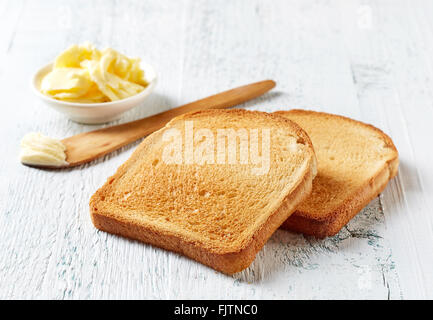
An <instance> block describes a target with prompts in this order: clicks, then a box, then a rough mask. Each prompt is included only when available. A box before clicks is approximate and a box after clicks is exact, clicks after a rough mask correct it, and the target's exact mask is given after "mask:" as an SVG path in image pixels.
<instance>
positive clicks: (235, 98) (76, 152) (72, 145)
mask: <svg viewBox="0 0 433 320" xmlns="http://www.w3.org/2000/svg"><path fill="white" fill-rule="evenodd" d="M274 87H275V82H274V81H272V80H265V81H260V82H256V83H252V84H248V85H245V86H242V87H238V88H235V89H231V90H228V91H224V92H221V93H218V94H216V95H213V96H210V97H207V98H204V99H201V100H198V101H195V102H191V103H188V104H185V105H183V106H180V107H177V108H174V109H171V110H167V111H164V112H161V113H158V114H155V115H153V116H150V117H147V118H144V119H140V120H136V121H132V122H128V123H124V124H120V125H117V126H112V127H107V128H103V129H99V130H94V131H89V132H85V133H80V134H77V135H74V136H72V137H69V138H66V139H63V140H62V143H63V144H64V145H65V146H66V161H67V162H68V165H66V166H61V167H55V168H56V169H58V168H66V167H73V166H78V165H81V164H83V163H86V162H90V161H92V160H95V159H96V158H99V157H102V156H104V155H106V154H108V153H110V152H112V151H114V150H117V149H119V148H121V147H123V146H125V145H127V144H129V143H131V142H134V141H135V140H138V139H140V138H142V137H145V136H147V135H149V134H151V133H152V132H154V131H156V130H158V129H160V128H162V127H164V126H165V124H166V123H167V122H169V121H170V120H171V119H173V118H174V117H176V116H179V115H181V114H184V113H187V112H192V111H198V110H205V109H223V108H229V107H233V106H235V105H238V104H241V103H243V102H245V101H248V100H251V99H254V98H257V97H258V96H260V95H262V94H264V93H266V92H268V91H269V90H271V89H272V88H274ZM44 167H45V168H46V166H44Z"/></svg>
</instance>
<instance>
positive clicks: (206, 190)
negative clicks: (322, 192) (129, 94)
mask: <svg viewBox="0 0 433 320" xmlns="http://www.w3.org/2000/svg"><path fill="white" fill-rule="evenodd" d="M191 125H193V128H194V129H193V130H194V136H195V138H194V141H193V146H194V149H195V151H194V152H196V151H197V150H204V149H200V145H201V146H203V144H204V143H205V142H204V140H203V136H200V137H198V138H197V134H198V133H199V132H201V133H203V132H205V133H206V132H207V134H210V135H211V136H213V138H215V137H217V139H214V142H215V144H214V146H211V148H210V150H211V154H212V155H215V158H214V159H218V156H221V150H222V151H223V152H226V151H227V148H228V146H229V144H230V143H229V141H228V140H227V144H226V145H223V147H222V149H218V148H217V146H219V144H218V134H219V132H220V131H219V130H221V129H226V130H227V129H234V130H236V132H237V133H239V134H240V136H242V132H243V133H245V132H247V140H246V141H247V145H248V144H249V145H248V147H249V151H248V150H247V152H250V153H249V155H250V156H249V157H248V153H247V163H245V162H244V163H241V158H242V157H241V142H240V140H242V139H243V138H242V139H241V138H239V137H238V139H237V140H236V138H235V140H234V141H235V142H236V144H237V145H236V149H235V151H236V152H237V155H236V157H235V160H236V161H233V159H232V162H231V163H230V161H229V160H228V158H229V157H230V156H231V155H233V154H230V152H232V151H233V150H234V149H232V150H231V151H229V152H227V157H225V156H224V157H222V158H219V159H220V161H219V162H218V161H216V160H215V162H214V163H213V164H212V163H209V162H211V161H210V160H209V162H207V163H201V164H198V163H196V162H195V161H196V160H195V159H196V158H197V159H198V156H197V157H196V156H195V155H194V159H192V157H190V156H188V155H187V152H186V151H187V149H188V150H191V144H190V142H191V141H192V140H191V139H190V137H191V135H190V134H191V133H190V132H189V133H188V130H190V129H191ZM268 129H269V143H268V146H269V152H268V156H269V160H270V162H269V170H268V171H266V172H262V173H260V172H259V173H258V172H257V171H255V170H254V169H257V167H258V166H259V165H258V164H257V161H255V162H256V164H253V161H252V160H254V157H253V155H252V154H251V152H252V151H251V150H252V149H253V144H252V143H253V140H254V139H253V135H254V134H253V132H254V130H256V132H258V137H259V139H258V141H259V143H256V145H257V146H261V147H259V149H260V150H261V155H262V156H264V155H265V154H266V145H265V144H263V143H264V142H266V137H265V136H266V135H265V133H264V132H265V130H268ZM199 130H201V131H199ZM203 130H204V131H203ZM242 130H245V131H242ZM173 132H174V133H173ZM177 133H180V134H179V135H177ZM187 136H189V138H187ZM167 137H177V138H178V137H182V139H183V141H182V143H181V151H182V153H181V155H180V159H178V160H181V161H178V162H177V163H172V162H170V161H171V160H170V161H167V159H168V158H167V157H168V155H170V156H174V155H175V154H176V152H167V150H171V148H172V147H173V146H174V144H173V142H174V138H173V139H172V140H169V139H167ZM244 137H245V136H244ZM224 139H225V138H224ZM205 140H208V142H209V141H211V140H212V139H211V138H210V137H207V138H206V139H205ZM224 141H226V140H224ZM242 141H245V140H242ZM248 141H249V142H248ZM173 150H178V151H179V149H176V148H173ZM242 150H243V151H242V152H245V149H242ZM216 151H217V152H216ZM177 154H179V152H178V153H177ZM243 155H244V154H243ZM169 159H170V158H169ZM172 159H175V158H172ZM221 160H223V161H221ZM244 160H245V159H244ZM255 160H257V158H255ZM224 161H225V162H224ZM192 162H193V163H192ZM315 171H316V159H315V155H314V151H313V148H312V144H311V141H310V139H309V138H308V136H307V135H306V134H305V132H304V131H303V130H302V129H301V128H300V127H299V126H298V125H296V124H295V123H293V122H292V121H290V120H288V119H285V118H283V117H279V116H277V115H272V114H267V113H263V112H253V111H245V110H240V109H234V110H208V111H200V112H194V113H190V114H186V115H182V116H179V117H177V118H175V119H173V120H172V121H170V122H169V123H168V124H167V125H166V126H165V127H164V128H162V129H161V130H159V131H157V132H155V133H153V134H152V135H150V136H149V137H147V138H146V139H145V140H143V142H142V143H141V144H140V145H139V146H138V147H137V149H136V150H135V152H134V153H133V154H132V156H131V157H130V158H129V159H128V160H127V161H126V162H125V163H124V164H123V165H122V166H121V167H120V168H119V169H118V170H117V172H116V173H115V174H114V175H113V176H112V177H110V178H109V179H108V181H107V182H106V183H105V184H104V185H103V186H102V187H101V188H100V189H99V190H98V191H96V193H95V194H94V195H93V196H92V198H91V200H90V211H91V217H92V221H93V223H94V225H95V226H96V227H97V228H98V229H101V230H104V231H107V232H111V233H114V234H119V235H122V236H125V237H128V238H133V239H138V240H141V241H144V242H147V243H150V244H153V245H155V246H158V247H161V248H164V249H168V250H172V251H175V252H178V253H181V254H183V255H185V256H188V257H190V258H192V259H195V260H197V261H199V262H201V263H203V264H205V265H208V266H210V267H212V268H214V269H216V270H219V271H222V272H224V273H227V274H232V273H235V272H238V271H241V270H243V269H245V268H246V267H248V266H249V265H250V264H251V262H252V261H253V260H254V258H255V256H256V254H257V252H258V251H259V250H260V249H261V248H262V246H263V245H264V243H265V242H266V240H267V239H268V238H269V237H270V236H271V235H272V233H273V232H274V231H275V230H276V229H277V228H278V227H279V226H280V225H281V224H282V223H283V222H284V221H285V220H286V219H287V218H288V217H289V216H290V214H291V213H292V212H293V211H294V210H295V208H296V206H297V205H298V204H299V203H300V202H301V201H302V200H304V199H305V198H306V197H307V196H308V195H309V193H310V192H311V188H312V179H313V176H314V175H315Z"/></svg>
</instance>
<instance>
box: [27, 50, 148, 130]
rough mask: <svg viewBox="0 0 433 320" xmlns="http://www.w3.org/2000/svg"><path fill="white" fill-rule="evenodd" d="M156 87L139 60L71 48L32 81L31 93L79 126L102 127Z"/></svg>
mask: <svg viewBox="0 0 433 320" xmlns="http://www.w3.org/2000/svg"><path fill="white" fill-rule="evenodd" d="M155 84H156V73H155V71H154V69H153V68H152V67H151V66H150V65H148V64H145V63H143V62H141V60H140V59H139V58H129V57H127V56H126V55H124V54H121V53H119V52H118V51H116V50H114V49H111V48H105V49H102V50H98V49H96V48H95V47H94V46H93V45H92V44H90V43H84V44H81V45H72V46H70V47H69V48H68V49H66V50H65V51H63V52H62V53H61V54H60V55H59V56H58V57H57V58H56V59H55V61H54V63H51V64H49V65H47V66H45V67H43V68H41V69H40V70H39V71H38V72H37V73H36V74H35V76H34V77H33V87H34V89H35V90H34V91H35V93H36V94H37V95H38V96H39V97H40V98H41V99H42V100H43V101H44V102H46V103H47V104H48V105H50V106H51V107H54V108H55V109H56V110H58V111H60V112H63V113H65V114H66V115H67V116H68V117H69V118H70V119H72V120H74V121H77V122H82V123H102V122H108V121H111V120H114V119H117V118H119V117H120V115H121V114H122V113H123V112H125V111H127V110H129V109H131V108H133V107H134V106H137V105H138V104H140V103H141V102H142V101H143V100H144V99H145V98H146V97H147V96H148V95H149V94H150V92H151V91H152V90H153V88H154V86H155Z"/></svg>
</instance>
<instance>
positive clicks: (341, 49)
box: [0, 0, 433, 299]
mask: <svg viewBox="0 0 433 320" xmlns="http://www.w3.org/2000/svg"><path fill="white" fill-rule="evenodd" d="M0 40H1V41H0V97H1V117H0V121H1V123H0V125H1V127H0V130H1V144H0V199H1V200H0V201H1V202H0V298H3V299H11V298H55V299H77V298H84V299H88V298H110V299H111V298H145V299H154V298H174V299H178V298H210V299H218V298H221V299H224V298H234V299H256V298H257V299H262V298H267V299H275V298H283V299H298V298H308V299H310V298H312V299H316V298H332V299H334V298H349V299H352V298H369V299H387V298H390V299H402V298H404V299H410V298H433V169H432V162H433V148H432V142H431V140H432V136H433V123H432V121H433V1H428V0H426V1H409V0H407V1H397V0H394V1H373V0H371V1H369V0H362V1H361V0H360V1H343V0H341V1H332V0H329V1H310V0H296V1H284V0H281V1H250V0H248V1H237V0H236V1H116V2H115V1H106V0H103V1H102V0H101V1H89V0H82V1H54V0H53V1H17V0H10V1H6V0H0ZM86 40H89V41H91V42H93V43H95V44H96V45H97V46H99V47H103V46H112V47H114V48H117V49H119V50H121V51H123V52H125V53H127V54H129V55H136V56H141V57H143V59H145V60H146V61H149V62H151V63H152V64H153V65H154V66H155V68H156V69H157V70H158V73H159V76H160V81H159V84H158V88H157V90H156V92H155V93H154V94H152V96H151V97H150V98H149V100H147V102H146V103H145V104H144V105H143V106H140V107H138V108H136V109H135V110H133V111H131V112H129V113H127V114H126V115H125V116H124V117H123V118H122V119H121V120H120V121H117V123H120V122H125V121H130V120H133V119H138V118H141V117H144V116H147V115H150V114H153V113H155V112H159V111H162V110H166V109H168V108H172V107H175V106H177V105H180V104H183V103H186V102H190V101H193V100H196V99H198V98H202V97H205V96H208V95H210V94H213V93H216V92H219V91H222V90H225V89H228V88H231V87H234V86H238V85H241V84H246V83H249V82H253V81H258V80H262V79H267V78H271V79H274V80H276V81H277V83H278V85H277V88H276V89H275V90H274V91H273V92H271V93H269V94H267V95H265V96H264V97H262V98H260V99H257V100H255V101H252V102H249V103H246V104H245V105H244V106H243V107H245V108H248V109H257V110H262V111H275V110H281V109H289V108H293V107H297V108H308V109H313V110H321V111H327V112H333V113H338V114H342V115H346V116H350V117H353V118H355V119H359V120H362V121H365V122H368V123H372V124H374V125H376V126H378V127H379V128H381V129H383V130H384V131H385V132H387V133H388V134H389V135H390V136H391V137H392V138H393V140H394V142H395V144H396V146H397V148H398V150H399V152H400V159H401V165H400V171H399V174H398V176H397V177H396V178H395V179H394V180H393V181H391V182H390V184H389V185H388V187H387V188H386V190H385V191H384V192H383V194H382V195H381V196H380V197H379V198H377V199H375V200H373V201H372V202H371V203H370V205H369V206H368V207H367V208H366V209H364V210H363V211H362V212H361V213H360V214H359V215H358V216H357V217H356V218H355V219H353V221H351V222H350V223H349V224H348V226H347V227H345V228H344V229H343V230H342V231H341V232H340V233H339V234H338V235H337V236H335V237H332V238H328V239H326V240H315V239H313V238H310V237H304V236H302V235H299V234H294V233H290V232H286V231H277V232H276V233H275V234H274V235H273V236H272V238H271V239H270V241H269V242H268V243H267V244H266V246H265V247H264V249H263V250H262V251H261V252H260V253H259V255H258V256H257V258H256V260H255V262H254V263H253V264H252V266H251V267H250V268H249V269H247V270H246V271H244V272H242V273H239V274H236V275H234V276H232V277H228V276H225V275H223V274H220V273H217V272H215V271H213V270H211V269H209V268H207V267H204V266H202V265H201V264H198V263H195V262H193V261H191V260H189V259H187V258H184V257H181V256H179V255H176V254H173V253H169V252H166V251H163V250H160V249H156V248H154V247H152V246H149V245H145V244H142V243H139V242H134V241H130V240H126V239H123V238H120V237H117V236H113V235H109V234H106V233H103V232H98V231H97V230H96V229H95V228H94V227H93V225H92V223H91V221H90V217H89V210H88V201H89V198H90V196H91V195H92V193H93V192H94V191H95V190H96V189H97V188H98V187H99V186H101V185H102V184H103V182H104V181H105V179H106V178H107V177H108V176H109V175H111V174H112V173H113V172H114V171H115V170H116V168H117V167H118V166H119V165H120V164H121V163H122V162H124V161H125V160H126V159H127V158H128V157H129V155H130V154H131V152H132V151H133V149H134V148H135V146H136V145H137V144H134V145H132V146H128V147H126V148H123V149H122V150H120V151H119V152H116V153H114V154H112V155H110V156H107V157H105V158H104V159H101V160H99V161H95V162H93V163H91V164H89V165H85V166H83V167H80V168H78V169H71V170H63V171H43V170H36V169H31V168H28V167H25V166H22V165H21V164H20V163H19V162H18V160H17V157H18V152H19V141H20V139H21V137H22V136H23V135H24V134H25V133H27V132H29V131H40V132H43V133H45V134H48V135H50V136H54V137H66V136H69V135H73V134H76V133H79V132H83V131H87V130H91V129H95V128H97V127H98V126H88V125H80V124H76V123H73V122H71V121H69V120H67V119H66V118H64V117H63V116H62V115H61V114H58V113H56V112H55V111H53V110H52V109H49V108H48V107H47V106H45V105H43V103H41V102H39V101H38V100H37V99H36V98H35V96H34V95H33V94H32V92H31V91H30V88H29V80H30V77H31V75H32V73H33V72H34V71H35V69H37V68H38V67H40V66H41V65H43V64H45V63H47V62H49V61H51V60H52V59H53V58H54V57H55V56H56V54H58V53H59V52H60V51H61V50H63V49H64V48H66V47H67V46H68V45H70V44H72V43H80V42H83V41H86Z"/></svg>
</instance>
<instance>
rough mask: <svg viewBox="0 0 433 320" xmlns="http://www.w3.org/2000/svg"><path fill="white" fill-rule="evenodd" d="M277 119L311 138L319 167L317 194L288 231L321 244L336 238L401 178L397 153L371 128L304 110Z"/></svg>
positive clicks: (290, 222)
mask: <svg viewBox="0 0 433 320" xmlns="http://www.w3.org/2000/svg"><path fill="white" fill-rule="evenodd" d="M276 114H278V115H280V116H284V117H286V118H287V119H290V120H292V121H295V122H296V123H297V124H299V126H301V127H302V128H303V129H304V130H305V131H306V132H307V133H308V135H309V137H310V138H311V141H312V142H313V146H314V150H315V152H316V155H317V162H318V173H317V176H316V178H315V179H314V181H313V192H312V193H311V195H310V196H309V197H308V198H307V199H306V200H305V201H304V202H302V204H301V205H300V206H299V207H298V208H297V210H296V212H295V213H294V214H293V215H292V216H291V217H290V218H289V219H287V220H286V221H285V222H284V224H283V225H282V228H284V229H289V230H293V231H297V232H302V233H304V234H308V235H313V236H315V237H317V238H324V237H327V236H332V235H335V234H337V233H338V232H339V231H340V229H341V228H342V227H343V226H344V225H346V224H347V222H349V220H350V219H352V218H353V217H354V216H355V215H356V214H357V213H358V212H359V211H361V209H362V208H364V207H365V206H366V205H367V204H368V203H369V202H370V201H371V200H372V199H374V198H375V197H376V196H377V195H378V194H379V193H380V192H382V190H383V189H384V188H385V186H386V185H387V183H388V181H389V180H390V179H391V178H392V177H394V176H395V175H396V174H397V170H398V152H397V149H396V148H395V146H394V144H393V142H392V140H391V138H390V137H388V136H387V135H386V134H385V133H383V132H382V131H381V130H379V129H377V128H375V127H373V126H371V125H368V124H365V123H362V122H359V121H355V120H352V119H349V118H346V117H342V116H338V115H333V114H328V113H323V112H314V111H306V110H290V111H278V112H276Z"/></svg>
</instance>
